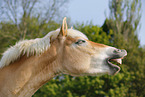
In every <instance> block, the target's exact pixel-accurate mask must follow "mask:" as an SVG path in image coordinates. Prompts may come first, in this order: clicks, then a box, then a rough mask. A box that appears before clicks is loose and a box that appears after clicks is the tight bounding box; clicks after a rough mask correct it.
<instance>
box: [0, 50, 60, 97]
mask: <svg viewBox="0 0 145 97" xmlns="http://www.w3.org/2000/svg"><path fill="white" fill-rule="evenodd" d="M59 63H61V60H60V58H59V56H58V55H57V54H56V49H55V48H53V49H50V50H48V51H46V52H44V53H43V54H42V55H41V56H31V57H29V58H27V57H26V56H23V57H22V58H21V59H20V60H18V61H16V62H14V63H12V64H10V65H9V66H7V67H4V68H3V69H2V70H0V96H1V95H2V96H3V95H4V96H5V95H10V97H13V96H18V97H29V96H32V95H33V94H34V93H35V92H36V91H37V90H38V89H39V88H40V87H41V86H42V85H43V84H45V83H46V82H48V81H49V80H50V79H52V78H53V77H54V76H56V74H58V73H59V71H61V66H60V64H59ZM2 93H4V94H2ZM7 97H9V96H7Z"/></svg>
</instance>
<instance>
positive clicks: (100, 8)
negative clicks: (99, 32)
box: [68, 0, 145, 46]
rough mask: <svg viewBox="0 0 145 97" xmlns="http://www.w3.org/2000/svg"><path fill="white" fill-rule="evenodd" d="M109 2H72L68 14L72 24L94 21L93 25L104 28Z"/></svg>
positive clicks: (144, 25) (144, 22) (143, 39)
mask: <svg viewBox="0 0 145 97" xmlns="http://www.w3.org/2000/svg"><path fill="white" fill-rule="evenodd" d="M108 1H109V0H71V1H70V3H69V6H68V7H69V10H68V14H69V16H70V17H71V20H72V22H74V23H75V22H80V23H81V22H87V21H92V22H93V24H97V25H99V26H102V24H103V23H104V20H105V19H106V16H105V13H106V15H108V14H109V5H108ZM139 39H140V43H141V45H142V46H143V45H145V0H142V18H141V29H140V31H139Z"/></svg>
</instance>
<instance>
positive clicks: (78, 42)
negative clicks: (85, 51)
mask: <svg viewBox="0 0 145 97" xmlns="http://www.w3.org/2000/svg"><path fill="white" fill-rule="evenodd" d="M85 42H86V41H85V40H78V41H77V42H76V43H75V44H82V43H85Z"/></svg>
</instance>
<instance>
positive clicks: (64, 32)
mask: <svg viewBox="0 0 145 97" xmlns="http://www.w3.org/2000/svg"><path fill="white" fill-rule="evenodd" d="M58 36H67V22H66V17H64V19H63V22H62V25H61V28H60V32H59V35H58Z"/></svg>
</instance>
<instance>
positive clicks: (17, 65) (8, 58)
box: [0, 18, 127, 97]
mask: <svg viewBox="0 0 145 97" xmlns="http://www.w3.org/2000/svg"><path fill="white" fill-rule="evenodd" d="M126 55H127V52H126V51H125V50H120V49H117V48H115V47H111V46H107V45H104V44H99V43H94V42H92V41H89V40H88V38H87V36H86V35H84V34H83V33H82V32H80V31H77V30H74V29H67V23H66V18H64V19H63V23H62V26H61V28H60V29H57V30H55V31H51V32H49V33H48V34H47V35H46V36H45V37H43V38H36V39H31V40H23V41H20V42H18V43H16V45H14V46H12V47H10V48H9V49H8V50H7V51H5V52H4V53H3V56H2V58H1V61H0V97H30V96H32V95H33V94H34V93H35V92H36V91H37V90H38V89H39V88H40V87H41V86H42V85H44V84H45V83H47V82H48V81H49V80H51V79H52V78H53V77H55V76H57V75H59V74H62V73H63V74H69V75H72V76H83V75H89V76H97V75H100V74H109V75H114V74H116V73H118V72H119V71H120V67H119V66H117V65H114V64H112V63H111V62H110V61H111V60H112V61H115V62H117V63H120V64H121V62H122V61H121V60H122V58H123V57H124V56H126Z"/></svg>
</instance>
